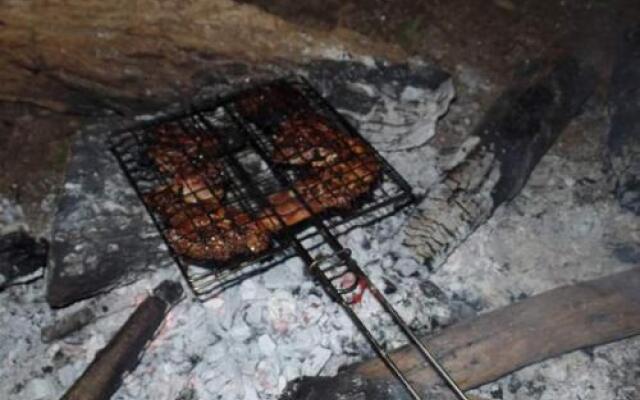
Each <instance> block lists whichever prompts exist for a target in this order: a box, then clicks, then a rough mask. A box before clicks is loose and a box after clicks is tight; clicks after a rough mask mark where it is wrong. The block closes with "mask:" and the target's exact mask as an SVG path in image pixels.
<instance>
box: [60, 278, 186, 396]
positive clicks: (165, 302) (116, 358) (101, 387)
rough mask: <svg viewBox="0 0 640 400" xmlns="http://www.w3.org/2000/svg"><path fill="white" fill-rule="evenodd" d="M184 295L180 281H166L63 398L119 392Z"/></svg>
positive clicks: (108, 394)
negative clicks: (128, 372) (127, 374)
mask: <svg viewBox="0 0 640 400" xmlns="http://www.w3.org/2000/svg"><path fill="white" fill-rule="evenodd" d="M181 297H182V286H180V284H179V283H176V282H171V281H164V282H162V283H161V284H160V285H158V287H156V288H155V290H154V291H153V295H152V296H149V297H148V298H147V299H145V300H144V301H143V302H142V303H141V304H140V305H139V306H138V308H136V310H135V311H134V312H133V314H132V315H131V317H129V319H128V320H127V322H126V323H125V324H124V325H123V326H122V328H120V330H119V331H118V333H116V335H115V336H114V337H113V339H111V341H110V342H109V344H108V345H107V346H106V347H105V348H104V349H102V350H100V351H99V352H98V353H97V354H96V356H95V358H94V360H93V361H92V362H91V364H90V365H89V367H88V368H87V369H86V371H85V372H84V373H83V374H82V376H81V377H80V378H79V379H78V380H77V381H76V382H75V383H74V384H73V386H71V388H70V389H69V390H68V391H67V392H66V393H65V395H64V396H63V397H62V399H61V400H104V399H109V398H110V397H111V396H112V395H113V393H115V392H116V390H117V389H118V387H120V384H121V382H122V376H123V374H124V373H125V372H127V371H131V370H133V368H135V366H136V365H137V364H138V360H139V357H140V354H141V353H142V351H143V350H144V348H145V346H146V344H147V343H148V342H149V341H150V340H151V339H152V338H153V336H154V334H155V332H156V330H157V329H158V327H159V326H160V324H161V323H162V320H163V319H164V317H165V315H166V313H167V311H168V310H169V309H170V308H171V306H173V305H174V304H176V303H177V302H178V301H179V300H180V298H181Z"/></svg>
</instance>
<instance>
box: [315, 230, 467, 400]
mask: <svg viewBox="0 0 640 400" xmlns="http://www.w3.org/2000/svg"><path fill="white" fill-rule="evenodd" d="M321 230H322V229H321ZM323 233H324V235H329V240H328V242H329V243H330V244H331V245H332V247H333V248H336V246H340V244H339V242H338V241H337V240H336V239H335V237H333V235H331V234H330V232H328V231H325V232H323ZM324 235H323V236H324ZM305 253H306V251H305ZM307 256H308V253H307ZM303 258H305V259H307V257H303ZM308 267H309V270H310V272H311V273H312V274H313V276H314V277H315V278H316V279H317V280H318V281H319V282H320V283H321V284H322V286H323V288H324V289H325V291H326V292H327V293H328V294H329V296H331V298H332V299H333V300H334V301H336V302H337V303H338V304H340V305H341V306H342V308H343V309H344V310H345V311H346V313H347V314H348V316H349V318H350V319H351V320H352V321H353V323H354V324H355V325H356V326H357V327H358V328H359V330H360V331H361V332H362V333H363V334H364V335H365V337H366V338H367V340H368V341H369V343H370V344H371V346H372V347H373V349H374V350H375V351H376V353H377V354H378V356H379V357H380V358H381V359H382V360H383V362H384V363H385V365H386V366H387V367H388V368H389V369H390V370H391V372H392V373H393V374H394V375H395V377H396V378H397V379H398V380H399V381H400V382H401V383H402V385H403V386H404V387H405V389H406V390H407V391H408V392H409V394H410V395H411V396H412V397H413V398H414V399H416V400H420V399H422V397H421V396H420V394H419V393H418V391H417V390H416V389H415V387H414V386H413V385H412V384H411V382H409V380H408V379H407V377H406V376H405V374H404V373H403V372H402V371H401V370H400V369H399V368H398V366H397V364H396V363H395V362H394V361H393V359H392V358H391V356H390V355H389V353H388V352H387V351H386V350H384V349H383V348H382V346H381V345H380V342H378V340H377V339H376V338H375V337H374V336H373V334H372V333H371V331H370V330H369V328H367V326H366V325H365V324H364V322H363V321H362V320H361V319H360V317H359V316H358V315H357V313H356V312H355V310H354V308H353V306H354V305H355V304H356V303H358V302H359V299H360V298H361V296H362V295H363V294H364V291H366V290H369V292H370V293H371V294H372V295H373V296H374V298H375V299H376V301H378V303H379V304H380V305H381V306H382V308H383V309H384V310H385V311H386V312H387V313H388V314H389V315H390V316H391V318H392V320H393V322H394V323H395V324H396V325H397V326H398V327H399V328H400V330H401V331H402V333H403V334H404V335H405V336H406V337H407V339H409V342H410V343H411V344H412V345H413V346H415V347H416V348H417V349H418V350H419V352H420V354H422V356H423V357H424V358H425V359H426V360H427V361H428V362H429V364H430V365H431V366H432V367H433V369H435V370H436V372H437V373H438V375H439V376H440V377H441V378H442V379H443V380H444V381H445V383H446V384H447V386H449V388H450V389H451V391H452V392H453V393H454V394H455V395H456V397H457V398H458V399H459V400H468V398H467V397H466V395H465V394H464V392H463V391H462V390H461V389H460V387H459V386H458V384H457V383H456V382H455V381H454V380H453V378H452V377H451V375H449V373H448V372H447V370H446V369H445V368H444V367H443V366H442V365H441V364H440V363H439V362H438V360H437V359H436V358H435V357H434V356H433V354H432V353H431V352H430V351H429V349H427V347H426V346H425V345H424V343H422V341H421V340H420V339H419V338H418V337H417V336H416V335H415V333H414V332H413V331H412V329H411V328H410V327H409V325H408V324H407V323H406V322H405V321H404V319H403V318H402V317H401V316H400V314H398V312H397V311H396V310H395V308H394V307H393V305H391V303H389V301H388V300H387V299H386V298H385V297H384V295H383V294H382V292H381V291H380V290H379V289H378V288H377V287H376V286H375V285H374V284H373V282H371V280H370V279H369V278H368V277H367V275H366V274H365V273H364V271H362V269H361V268H360V267H359V266H358V264H357V263H356V262H355V260H354V259H353V258H352V257H351V251H350V250H349V249H346V248H340V249H338V250H337V251H336V252H335V253H334V254H332V255H329V256H323V257H319V258H317V259H315V260H314V261H312V262H311V263H308ZM349 274H351V275H352V276H353V277H352V283H351V284H349V285H348V286H346V287H343V286H341V285H342V282H344V278H345V277H347V276H348V275H349ZM359 291H360V292H359Z"/></svg>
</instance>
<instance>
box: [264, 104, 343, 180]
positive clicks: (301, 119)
mask: <svg viewBox="0 0 640 400" xmlns="http://www.w3.org/2000/svg"><path fill="white" fill-rule="evenodd" d="M273 141H274V145H275V148H274V151H273V155H272V157H273V160H274V161H275V162H277V163H280V164H290V165H295V166H302V165H308V166H311V167H312V168H319V167H324V166H326V165H329V164H331V163H332V162H335V161H336V160H337V159H338V158H340V157H342V158H346V154H344V153H345V151H347V152H348V151H349V150H348V145H347V143H346V142H345V135H344V133H342V132H340V131H338V130H336V129H334V128H332V127H331V126H330V124H329V122H328V121H327V120H326V118H324V117H322V116H320V115H318V114H306V115H304V114H303V115H297V116H295V117H292V118H287V119H285V120H284V121H283V122H282V123H281V124H280V126H279V127H278V130H277V133H276V135H275V136H274V138H273Z"/></svg>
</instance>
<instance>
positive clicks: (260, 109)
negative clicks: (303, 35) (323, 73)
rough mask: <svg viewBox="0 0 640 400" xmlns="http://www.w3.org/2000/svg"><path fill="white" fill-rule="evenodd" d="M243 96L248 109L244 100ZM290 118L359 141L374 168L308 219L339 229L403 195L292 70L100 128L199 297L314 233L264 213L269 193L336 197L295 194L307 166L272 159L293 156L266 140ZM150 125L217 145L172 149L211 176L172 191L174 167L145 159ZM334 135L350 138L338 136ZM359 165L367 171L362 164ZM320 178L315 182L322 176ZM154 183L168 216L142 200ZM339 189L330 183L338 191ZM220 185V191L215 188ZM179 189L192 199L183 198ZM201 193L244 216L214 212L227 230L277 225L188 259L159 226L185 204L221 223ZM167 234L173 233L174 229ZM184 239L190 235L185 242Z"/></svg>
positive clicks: (305, 199)
mask: <svg viewBox="0 0 640 400" xmlns="http://www.w3.org/2000/svg"><path fill="white" fill-rule="evenodd" d="M247 104H249V105H251V106H253V108H247ZM252 110H253V111H254V112H253V113H252V112H251V111H252ZM310 116H311V117H310ZM292 118H298V119H299V120H302V121H304V119H305V118H316V119H317V118H321V121H323V123H325V124H326V125H328V126H330V127H331V128H332V129H335V131H337V132H339V133H340V135H339V136H337V137H336V140H338V141H343V142H341V143H339V144H337V145H336V144H332V145H333V146H334V147H336V146H337V147H342V148H343V149H344V151H345V152H352V151H353V150H351V149H350V148H349V145H350V143H351V144H352V143H353V142H354V141H355V142H357V143H358V144H359V145H362V146H365V148H366V150H367V154H371V155H373V157H374V158H375V161H376V165H377V167H376V170H375V171H369V172H365V173H364V174H362V173H361V174H351V175H350V176H351V178H350V180H349V179H347V180H345V182H346V184H351V185H358V184H359V182H358V179H371V176H367V174H375V175H376V177H375V178H376V183H375V185H373V186H372V188H371V190H369V191H368V192H369V193H367V194H366V195H363V196H359V198H358V199H357V201H356V202H355V203H354V204H351V205H349V206H348V207H347V206H345V207H342V209H340V208H339V207H329V209H326V210H323V212H322V213H321V214H320V215H314V219H315V218H318V217H320V218H322V221H323V224H324V226H326V227H327V228H328V229H330V231H331V232H332V234H334V235H341V234H344V233H346V232H348V231H349V230H351V229H353V228H354V227H356V226H362V225H366V224H369V223H373V222H375V221H377V220H379V219H381V218H384V217H385V216H386V215H388V214H389V213H391V212H394V211H396V210H397V209H399V208H401V207H403V206H405V205H407V204H409V203H410V202H411V201H412V200H413V197H412V195H411V191H410V187H409V186H408V184H407V183H406V182H405V181H404V180H403V179H402V177H401V176H400V175H399V174H398V173H397V172H396V171H395V170H394V169H393V168H392V167H391V166H390V165H389V164H388V163H387V162H386V161H385V160H384V159H383V158H382V157H381V156H380V155H379V154H378V153H377V152H376V151H375V149H373V148H372V147H371V146H370V145H369V144H368V143H367V142H366V141H365V140H364V139H363V138H362V137H361V136H360V135H359V134H358V133H357V132H356V131H355V129H353V128H352V127H351V126H350V125H349V124H348V123H347V122H346V121H345V120H344V118H342V117H341V116H340V115H339V114H338V113H337V112H336V111H335V110H334V109H333V108H332V107H331V106H330V105H329V104H328V103H327V102H326V101H324V99H322V97H321V96H320V95H319V94H318V93H317V92H316V91H315V90H314V89H312V88H311V86H310V85H309V84H308V83H307V82H306V81H305V80H303V79H301V78H297V77H296V78H288V79H282V80H278V81H274V82H271V83H268V84H265V85H261V86H258V87H255V88H253V89H249V90H246V91H243V92H239V93H236V94H232V95H230V96H227V97H224V98H222V99H219V100H217V101H216V102H214V103H213V104H209V105H204V106H201V107H194V108H193V109H192V110H190V111H189V112H185V113H182V114H180V115H175V116H171V117H168V118H165V119H163V120H160V121H156V122H152V123H146V124H142V125H140V126H137V127H135V128H131V129H126V130H122V131H119V132H115V133H113V134H112V135H110V145H111V149H112V152H113V153H114V154H115V156H116V158H117V159H118V161H119V163H120V165H121V167H122V169H123V171H124V172H125V174H126V176H127V178H128V179H129V180H130V182H131V184H132V186H133V187H134V189H135V190H136V192H137V193H138V195H139V196H140V198H141V199H142V200H143V202H144V204H145V206H146V207H147V209H148V210H149V213H150V215H151V217H152V219H153V221H154V223H155V224H156V225H157V227H158V229H159V231H160V232H161V233H162V236H163V238H164V240H165V241H166V242H167V245H168V247H169V249H170V251H171V253H172V255H173V257H174V258H175V260H176V262H177V263H178V265H179V266H180V268H181V271H182V272H183V274H184V275H185V278H186V279H187V281H188V283H189V285H190V286H191V288H192V289H193V291H194V292H195V293H196V294H197V295H198V296H199V297H200V298H202V299H206V298H208V297H210V296H215V295H216V294H217V293H219V292H220V291H222V290H224V289H226V288H228V287H230V286H233V285H235V284H237V283H239V282H241V281H242V280H244V279H246V278H247V277H249V276H252V275H255V274H258V273H261V272H263V271H265V270H267V269H269V268H271V267H273V266H275V265H277V264H279V263H281V262H282V261H283V260H284V259H286V258H288V257H291V256H294V255H296V254H295V251H293V250H292V249H291V244H292V243H291V242H292V241H294V240H297V241H304V240H307V239H309V238H311V237H314V236H317V235H318V231H317V229H315V228H313V227H310V225H313V224H310V223H309V221H303V222H301V223H298V224H295V225H293V226H288V225H287V224H286V222H285V220H286V218H287V215H286V214H283V213H279V212H275V211H274V207H273V204H272V203H273V202H272V201H270V196H274V195H276V194H278V193H290V194H291V195H292V196H293V198H295V199H297V200H296V201H298V202H300V203H301V205H302V206H303V207H305V208H307V209H313V208H314V207H315V206H314V204H313V203H314V202H315V203H317V202H320V201H322V200H323V199H325V200H326V198H327V196H331V195H334V196H338V195H341V194H340V193H334V192H332V190H328V191H327V190H325V192H327V193H325V194H324V198H323V199H319V198H317V193H316V191H317V190H316V189H318V188H317V187H315V188H314V187H313V185H310V188H309V190H307V191H306V192H304V193H301V189H303V188H302V187H301V184H300V181H301V180H304V179H305V178H312V177H313V176H312V174H313V173H314V171H312V170H309V169H308V168H305V167H301V168H300V167H295V166H291V165H285V163H283V162H280V163H278V162H275V161H274V158H278V155H280V158H281V159H283V160H286V159H291V157H302V156H303V155H302V154H300V153H294V154H292V153H291V152H289V153H287V154H283V151H282V145H281V144H280V145H279V144H278V143H276V142H277V135H278V127H280V126H282V123H283V121H287V120H291V119H292ZM159 129H165V130H166V129H173V130H175V131H176V132H178V135H185V134H186V135H188V136H189V137H190V138H194V139H193V140H192V141H196V142H198V141H199V143H206V141H207V140H213V141H215V143H216V144H217V146H218V147H219V148H220V151H219V152H217V153H216V154H213V155H212V154H207V155H206V157H203V154H202V151H192V149H191V148H190V147H187V148H185V147H184V146H182V148H174V150H176V151H178V152H179V153H181V154H183V155H186V158H187V159H188V160H189V165H193V166H194V169H195V170H197V169H198V168H200V169H201V168H202V165H214V166H215V169H216V171H217V172H218V174H216V176H203V177H202V178H204V179H203V180H204V182H205V184H204V185H200V186H201V187H199V188H198V189H194V188H191V187H189V185H182V186H181V187H179V188H178V190H175V189H173V190H172V189H171V186H172V185H174V186H175V185H176V181H177V180H182V181H185V180H187V179H188V178H189V177H184V176H182V177H181V176H179V173H178V174H176V173H174V174H167V173H166V172H165V173H163V172H161V171H159V168H158V165H157V162H154V160H151V159H150V157H149V149H150V148H151V147H152V146H154V145H157V143H158V137H157V134H158V130H159ZM342 134H344V135H345V136H342ZM344 138H348V140H350V141H351V142H346V141H344V140H345V139H344ZM313 145H314V144H313V143H311V144H308V143H302V144H301V147H302V148H309V147H313ZM279 146H280V147H279ZM175 147H181V146H175ZM198 150H200V149H198ZM350 157H352V158H353V159H356V160H357V157H358V154H350ZM352 164H353V166H355V167H356V168H359V169H361V170H363V165H361V164H358V162H356V163H352ZM364 171H367V170H366V168H364ZM316 178H317V177H316ZM320 181H321V182H322V179H320ZM323 186H324V187H325V189H326V187H327V186H328V187H329V189H335V188H336V187H335V185H333V186H330V185H328V184H324V185H323ZM158 188H169V189H167V192H169V194H170V196H173V197H174V200H175V202H170V205H171V207H172V211H171V213H173V215H167V214H171V213H168V212H166V211H165V212H164V213H163V212H158V211H159V210H158V208H157V206H155V207H154V205H153V204H151V203H152V202H151V201H150V196H149V195H150V193H153V192H154V191H157V190H158ZM340 190H341V189H340V188H339V187H338V191H340ZM221 191H223V192H224V193H223V194H222V195H219V193H220V192H221ZM186 197H190V199H191V200H195V201H193V202H192V203H189V204H188V205H185V201H184V199H185V198H186ZM201 198H214V200H215V201H216V202H217V203H218V204H217V207H219V208H224V209H227V210H229V209H233V210H234V214H238V215H242V216H244V215H246V216H247V217H246V218H244V217H243V218H235V219H234V218H232V217H230V218H226V217H225V218H224V222H225V223H231V224H234V225H237V226H234V229H237V230H238V231H243V230H245V229H246V228H247V226H244V225H243V224H249V223H254V222H252V221H255V220H256V219H260V218H261V217H264V216H265V215H270V216H271V217H270V218H275V219H276V220H277V221H279V223H280V224H283V226H285V227H286V228H285V229H281V230H279V231H278V232H275V233H273V234H271V235H270V237H269V241H268V242H269V243H268V246H267V248H266V249H265V250H264V251H260V252H258V253H251V252H247V253H245V254H240V255H238V256H234V257H231V258H230V259H229V260H225V261H221V260H198V261H197V262H194V260H193V259H190V258H189V257H185V256H184V255H181V254H178V252H177V251H175V250H176V249H175V248H174V247H173V246H172V245H171V240H170V238H169V236H168V234H169V233H170V232H174V233H175V227H173V226H172V225H171V223H170V221H171V219H172V217H175V216H176V215H179V214H178V213H182V214H187V215H190V214H189V211H185V210H191V211H192V213H193V215H199V216H200V218H202V215H205V216H206V218H210V220H209V221H207V223H208V224H219V223H221V222H220V220H216V219H215V218H214V219H211V218H212V217H211V216H210V214H211V213H212V204H211V202H205V201H202V200H201ZM309 203H312V204H309ZM213 208H215V207H213ZM315 208H317V207H315ZM268 210H270V211H268ZM214 213H215V210H214ZM163 214H164V215H163ZM184 223H185V224H192V226H191V227H190V228H192V231H193V232H195V233H194V235H198V234H201V230H200V229H198V227H197V226H196V225H197V223H194V221H192V220H189V219H186V220H185V221H184ZM172 229H173V230H172ZM187 230H189V229H187ZM194 235H191V236H194ZM173 239H174V240H175V235H174V236H173ZM193 239H194V238H193V237H191V240H193ZM199 240H203V241H204V240H206V238H204V237H201V238H200V239H199ZM196 242H197V239H196Z"/></svg>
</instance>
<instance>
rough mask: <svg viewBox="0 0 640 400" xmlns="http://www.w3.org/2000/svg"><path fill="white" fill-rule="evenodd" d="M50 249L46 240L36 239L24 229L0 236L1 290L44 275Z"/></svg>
mask: <svg viewBox="0 0 640 400" xmlns="http://www.w3.org/2000/svg"><path fill="white" fill-rule="evenodd" d="M48 249H49V243H48V242H47V241H46V240H44V239H40V240H36V239H34V238H33V237H31V236H29V234H27V233H26V232H24V231H16V232H11V233H7V234H6V235H3V236H0V291H2V290H3V289H4V288H6V287H8V286H11V285H14V284H17V283H20V282H25V281H29V280H32V279H37V278H40V277H42V271H43V269H44V267H45V266H46V265H47V253H48Z"/></svg>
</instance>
